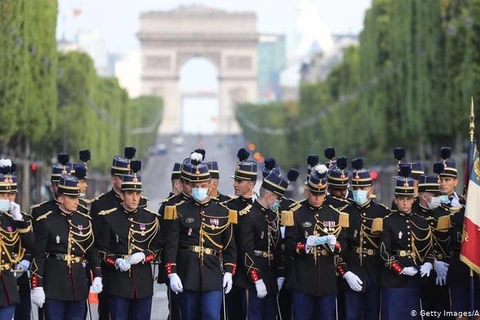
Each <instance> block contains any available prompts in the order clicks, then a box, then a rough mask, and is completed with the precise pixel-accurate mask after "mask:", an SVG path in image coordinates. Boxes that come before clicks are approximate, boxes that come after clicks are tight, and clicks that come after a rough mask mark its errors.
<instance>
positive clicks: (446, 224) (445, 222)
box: [436, 215, 452, 230]
mask: <svg viewBox="0 0 480 320" xmlns="http://www.w3.org/2000/svg"><path fill="white" fill-rule="evenodd" d="M451 227H452V221H451V220H450V215H446V216H441V217H439V218H438V222H437V228H436V229H437V230H447V229H450V228H451Z"/></svg>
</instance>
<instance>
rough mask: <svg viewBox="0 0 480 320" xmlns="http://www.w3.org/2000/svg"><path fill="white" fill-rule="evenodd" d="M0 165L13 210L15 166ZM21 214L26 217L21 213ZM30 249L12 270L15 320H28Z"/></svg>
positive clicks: (15, 183)
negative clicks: (8, 184)
mask: <svg viewBox="0 0 480 320" xmlns="http://www.w3.org/2000/svg"><path fill="white" fill-rule="evenodd" d="M0 163H2V164H1V165H0V171H1V173H2V174H4V175H5V177H6V179H7V180H11V181H10V182H11V184H10V191H9V192H8V200H9V201H10V206H11V209H12V210H13V207H16V206H17V205H18V204H17V203H16V202H15V201H16V198H17V194H18V184H17V176H16V174H15V171H16V165H15V164H14V163H12V162H11V160H10V159H2V160H0ZM22 214H23V215H26V214H25V213H23V212H22ZM28 218H30V217H28ZM30 249H31V248H30ZM30 249H29V250H25V254H24V255H23V258H22V260H21V261H20V262H18V263H17V264H16V265H15V266H14V269H15V270H16V271H15V272H14V275H15V276H16V277H17V285H18V294H19V297H20V303H19V304H18V305H17V307H16V309H15V319H16V320H30V311H31V305H32V302H31V300H30V281H29V278H28V273H27V270H28V269H29V268H30V262H31V260H32V258H31V251H30Z"/></svg>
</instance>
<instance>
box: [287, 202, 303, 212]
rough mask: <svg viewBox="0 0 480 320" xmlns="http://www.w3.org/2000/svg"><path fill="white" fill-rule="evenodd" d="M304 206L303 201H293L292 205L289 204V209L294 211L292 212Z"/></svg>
mask: <svg viewBox="0 0 480 320" xmlns="http://www.w3.org/2000/svg"><path fill="white" fill-rule="evenodd" d="M301 207H302V203H301V202H294V203H292V204H291V205H290V206H289V209H290V210H289V211H291V212H292V214H293V213H294V212H295V211H297V210H298V209H300V208H301Z"/></svg>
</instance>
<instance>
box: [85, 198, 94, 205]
mask: <svg viewBox="0 0 480 320" xmlns="http://www.w3.org/2000/svg"><path fill="white" fill-rule="evenodd" d="M82 200H83V201H84V202H85V203H86V204H90V203H92V202H93V200H94V199H87V198H83V199H82Z"/></svg>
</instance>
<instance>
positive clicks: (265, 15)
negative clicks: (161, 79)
mask: <svg viewBox="0 0 480 320" xmlns="http://www.w3.org/2000/svg"><path fill="white" fill-rule="evenodd" d="M299 1H300V0H197V1H191V0H136V1H133V0H59V14H58V28H57V37H59V38H60V37H61V36H62V35H65V36H66V37H67V39H70V40H73V39H74V35H75V34H76V33H77V31H78V30H97V31H98V32H99V34H100V36H101V37H102V38H104V39H105V41H106V45H107V48H108V51H110V52H122V51H125V50H132V49H137V48H139V43H138V41H137V38H136V36H135V34H136V32H137V31H138V28H139V15H140V13H141V12H144V11H155V10H170V9H172V8H175V7H178V6H179V5H188V4H202V5H205V6H209V7H215V8H220V9H225V10H228V11H238V10H240V11H255V12H256V13H257V29H258V31H259V32H264V33H268V32H272V33H285V34H287V36H291V34H292V33H293V26H294V21H295V12H296V8H297V7H298V3H299ZM317 2H318V5H319V7H320V18H321V20H322V22H323V23H324V24H325V25H326V26H327V27H328V28H329V29H330V31H331V32H332V33H358V32H360V30H361V29H362V26H363V17H364V15H365V10H366V9H367V8H369V7H370V5H371V0H317ZM74 9H80V10H81V14H80V15H78V16H77V17H74V16H73V10H74Z"/></svg>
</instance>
